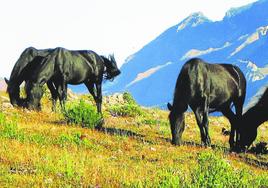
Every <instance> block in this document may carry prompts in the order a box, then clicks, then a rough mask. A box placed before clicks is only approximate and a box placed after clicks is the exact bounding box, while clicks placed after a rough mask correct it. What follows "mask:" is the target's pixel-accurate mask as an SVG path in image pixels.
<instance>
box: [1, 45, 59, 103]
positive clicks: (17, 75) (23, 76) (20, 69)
mask: <svg viewBox="0 0 268 188" xmlns="http://www.w3.org/2000/svg"><path fill="white" fill-rule="evenodd" d="M52 51H53V49H42V50H38V49H35V48H33V47H29V48H26V49H25V50H24V51H23V52H22V54H21V56H20V57H19V59H18V60H17V62H16V64H15V65H14V67H13V70H12V72H11V75H10V78H9V80H8V79H7V78H5V81H6V83H7V92H8V94H9V99H10V103H11V104H12V105H13V106H20V107H22V106H23V107H26V100H25V99H21V98H20V85H21V83H22V82H23V81H25V83H26V85H27V84H28V81H29V80H31V79H32V78H31V77H32V75H33V72H35V70H36V69H37V68H38V67H39V66H40V63H41V62H42V61H43V59H44V57H45V56H47V55H48V54H49V53H51V52H52ZM47 86H48V88H49V90H50V91H51V94H52V99H53V101H55V100H56V98H57V93H56V88H55V86H54V84H53V82H51V81H48V82H47ZM53 103H55V102H53Z"/></svg>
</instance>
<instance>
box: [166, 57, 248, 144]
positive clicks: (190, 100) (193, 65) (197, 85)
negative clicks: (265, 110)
mask: <svg viewBox="0 0 268 188" xmlns="http://www.w3.org/2000/svg"><path fill="white" fill-rule="evenodd" d="M245 94H246V79H245V77H244V75H243V73H242V72H241V70H240V69H239V68H238V67H237V66H234V65H231V64H209V63H206V62H204V61H203V60H202V59H198V58H193V59H190V60H189V61H187V62H186V63H185V64H184V65H183V67H182V69H181V71H180V74H179V76H178V79H177V83H176V87H175V93H174V99H173V106H172V105H171V104H169V103H168V108H169V110H170V114H169V121H170V126H171V133H172V144H175V145H180V144H181V136H182V133H183V131H184V127H185V120H184V112H185V111H186V110H187V108H188V105H189V106H190V107H191V109H192V110H193V112H194V114H195V117H196V121H197V124H198V126H199V129H200V133H201V143H202V144H204V145H206V146H209V145H210V144H211V141H210V137H209V132H208V123H209V122H208V114H209V113H210V112H215V111H220V112H222V114H223V115H224V116H226V117H227V118H228V120H229V121H230V124H231V134H230V138H229V144H230V147H231V149H234V146H235V140H234V139H235V136H236V139H238V137H239V135H238V132H237V127H236V122H237V121H238V119H240V118H241V116H242V109H243V103H244V100H245ZM231 104H233V105H234V106H235V110H236V114H234V112H233V111H232V110H231Z"/></svg>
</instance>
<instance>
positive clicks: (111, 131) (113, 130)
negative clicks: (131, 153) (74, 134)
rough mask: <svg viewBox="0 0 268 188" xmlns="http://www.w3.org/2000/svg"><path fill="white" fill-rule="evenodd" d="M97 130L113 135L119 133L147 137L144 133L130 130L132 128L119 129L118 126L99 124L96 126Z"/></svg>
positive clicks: (120, 134) (134, 136)
mask: <svg viewBox="0 0 268 188" xmlns="http://www.w3.org/2000/svg"><path fill="white" fill-rule="evenodd" d="M95 130H97V131H99V132H103V133H105V134H109V135H112V136H114V135H118V136H127V137H133V138H145V136H144V135H142V134H139V133H135V132H133V131H130V130H125V129H118V128H114V127H102V126H97V127H95Z"/></svg>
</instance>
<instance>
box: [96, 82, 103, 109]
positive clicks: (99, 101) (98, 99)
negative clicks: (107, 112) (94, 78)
mask: <svg viewBox="0 0 268 188" xmlns="http://www.w3.org/2000/svg"><path fill="white" fill-rule="evenodd" d="M96 91H97V96H96V103H97V110H98V113H100V114H102V112H101V105H102V91H101V84H100V83H98V84H96Z"/></svg>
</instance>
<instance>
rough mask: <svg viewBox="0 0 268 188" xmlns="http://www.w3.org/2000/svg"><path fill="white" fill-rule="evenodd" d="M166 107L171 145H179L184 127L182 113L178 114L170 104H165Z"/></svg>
mask: <svg viewBox="0 0 268 188" xmlns="http://www.w3.org/2000/svg"><path fill="white" fill-rule="evenodd" d="M167 107H168V109H169V110H170V113H169V116H168V118H169V123H170V129H171V134H172V141H171V143H172V144H174V145H180V144H181V136H182V133H183V131H184V127H185V121H184V113H178V112H177V111H176V109H175V108H174V107H173V106H172V105H171V104H170V103H168V104H167Z"/></svg>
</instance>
